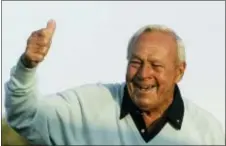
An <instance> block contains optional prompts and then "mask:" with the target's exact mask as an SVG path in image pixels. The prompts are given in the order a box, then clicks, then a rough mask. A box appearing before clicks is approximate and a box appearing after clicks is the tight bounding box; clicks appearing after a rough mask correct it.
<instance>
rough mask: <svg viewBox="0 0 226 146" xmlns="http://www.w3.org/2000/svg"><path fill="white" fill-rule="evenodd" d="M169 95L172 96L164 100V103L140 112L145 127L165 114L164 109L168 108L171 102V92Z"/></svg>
mask: <svg viewBox="0 0 226 146" xmlns="http://www.w3.org/2000/svg"><path fill="white" fill-rule="evenodd" d="M171 97H172V98H170V99H168V100H166V101H165V102H164V103H162V104H161V105H159V106H158V107H157V108H153V109H151V110H150V111H149V112H143V113H142V117H143V119H144V122H145V124H146V127H149V126H150V125H151V124H152V123H153V122H154V121H156V120H158V119H159V118H161V117H162V116H163V115H164V114H165V111H166V110H167V109H168V107H169V106H170V105H171V104H172V102H173V94H172V96H171Z"/></svg>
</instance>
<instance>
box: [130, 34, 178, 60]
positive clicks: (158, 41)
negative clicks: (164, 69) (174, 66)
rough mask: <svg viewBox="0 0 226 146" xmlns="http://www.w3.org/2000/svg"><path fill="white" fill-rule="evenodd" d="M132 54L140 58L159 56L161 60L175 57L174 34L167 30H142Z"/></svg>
mask: <svg viewBox="0 0 226 146" xmlns="http://www.w3.org/2000/svg"><path fill="white" fill-rule="evenodd" d="M131 55H132V56H134V55H135V56H140V57H141V58H147V59H148V58H152V57H154V58H159V59H162V60H169V59H170V60H175V59H177V42H176V39H175V37H174V36H172V35H171V34H170V33H167V32H158V31H152V32H144V33H142V34H141V35H140V36H139V37H138V39H137V40H136V42H135V44H134V46H133V48H132V50H131Z"/></svg>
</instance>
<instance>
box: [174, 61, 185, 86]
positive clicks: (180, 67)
mask: <svg viewBox="0 0 226 146" xmlns="http://www.w3.org/2000/svg"><path fill="white" fill-rule="evenodd" d="M186 66H187V64H186V62H182V63H179V64H178V66H177V68H176V70H177V71H176V72H177V74H176V79H175V83H178V82H180V80H181V79H182V78H183V76H184V72H185V69H186Z"/></svg>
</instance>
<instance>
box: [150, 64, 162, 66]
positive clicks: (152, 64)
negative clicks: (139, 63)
mask: <svg viewBox="0 0 226 146" xmlns="http://www.w3.org/2000/svg"><path fill="white" fill-rule="evenodd" d="M152 66H153V67H162V66H161V65H160V64H152Z"/></svg>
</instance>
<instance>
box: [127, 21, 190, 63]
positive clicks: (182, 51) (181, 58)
mask: <svg viewBox="0 0 226 146" xmlns="http://www.w3.org/2000/svg"><path fill="white" fill-rule="evenodd" d="M151 31H160V32H167V33H170V34H172V35H173V36H175V39H176V42H177V53H178V59H179V61H180V62H186V58H185V47H184V43H183V41H182V39H181V38H180V37H179V36H178V35H177V34H176V33H175V31H174V30H172V29H171V28H168V27H166V26H164V25H147V26H144V27H142V28H141V29H139V30H138V31H137V32H136V33H135V34H134V35H133V36H132V38H131V39H130V41H129V44H128V48H127V60H129V59H130V57H131V49H132V48H133V46H134V44H135V43H136V41H137V39H138V38H139V37H140V35H141V34H143V33H144V32H151Z"/></svg>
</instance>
